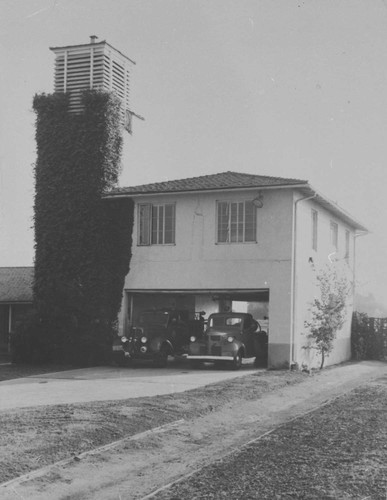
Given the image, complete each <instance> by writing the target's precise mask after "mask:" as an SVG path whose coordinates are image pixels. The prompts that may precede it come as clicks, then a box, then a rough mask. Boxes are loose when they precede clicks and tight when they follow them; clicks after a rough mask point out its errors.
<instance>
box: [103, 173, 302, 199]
mask: <svg viewBox="0 0 387 500" xmlns="http://www.w3.org/2000/svg"><path fill="white" fill-rule="evenodd" d="M299 184H307V181H304V180H300V179H286V178H282V177H269V176H266V175H255V174H242V173H240V172H222V173H219V174H211V175H202V176H200V177H190V178H188V179H177V180H174V181H165V182H155V183H152V184H142V185H140V186H132V187H122V188H116V189H113V190H112V191H111V192H109V193H108V196H114V195H119V194H126V193H127V194H141V193H143V194H145V193H171V192H182V191H206V190H214V189H215V190H216V189H219V190H220V189H237V188H241V187H242V188H243V187H248V188H254V187H256V188H259V187H268V186H273V187H275V186H293V185H299Z"/></svg>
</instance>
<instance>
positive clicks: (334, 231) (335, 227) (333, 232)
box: [331, 221, 339, 251]
mask: <svg viewBox="0 0 387 500" xmlns="http://www.w3.org/2000/svg"><path fill="white" fill-rule="evenodd" d="M338 235H339V228H338V225H337V224H336V222H333V221H331V245H332V247H333V248H334V249H335V250H336V251H337V249H338Z"/></svg>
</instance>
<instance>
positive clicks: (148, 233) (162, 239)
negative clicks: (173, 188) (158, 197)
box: [138, 203, 175, 245]
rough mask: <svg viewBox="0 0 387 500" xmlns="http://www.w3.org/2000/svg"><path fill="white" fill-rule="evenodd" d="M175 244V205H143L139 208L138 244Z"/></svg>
mask: <svg viewBox="0 0 387 500" xmlns="http://www.w3.org/2000/svg"><path fill="white" fill-rule="evenodd" d="M174 243H175V205H174V204H172V203H170V204H159V205H150V204H141V205H139V207H138V244H139V245H168V244H169V245H171V244H174Z"/></svg>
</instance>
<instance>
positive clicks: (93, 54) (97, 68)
mask: <svg viewBox="0 0 387 500" xmlns="http://www.w3.org/2000/svg"><path fill="white" fill-rule="evenodd" d="M96 39H97V37H96V36H91V37H90V43H88V44H84V45H71V46H67V47H50V50H52V51H53V52H54V53H55V55H56V60H55V84H54V89H55V92H68V93H69V96H70V97H69V98H70V104H69V111H70V112H71V113H81V112H82V101H81V95H82V92H83V91H85V90H87V89H98V90H105V91H113V92H115V94H116V95H117V96H118V97H119V98H120V100H121V103H122V105H121V109H122V123H123V125H124V126H125V128H126V129H127V130H128V131H129V132H131V118H132V114H133V113H132V112H131V111H130V104H129V97H130V69H131V66H132V65H133V64H135V62H134V61H132V60H131V59H129V58H128V57H126V56H125V55H124V54H122V53H121V52H119V51H118V50H117V49H115V48H114V47H112V46H111V45H109V44H108V43H107V42H106V41H105V40H104V41H102V42H96ZM136 116H137V115H136Z"/></svg>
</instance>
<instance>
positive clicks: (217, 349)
mask: <svg viewBox="0 0 387 500" xmlns="http://www.w3.org/2000/svg"><path fill="white" fill-rule="evenodd" d="M211 355H212V356H221V355H222V348H221V347H220V346H217V345H213V346H212V347H211Z"/></svg>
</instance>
